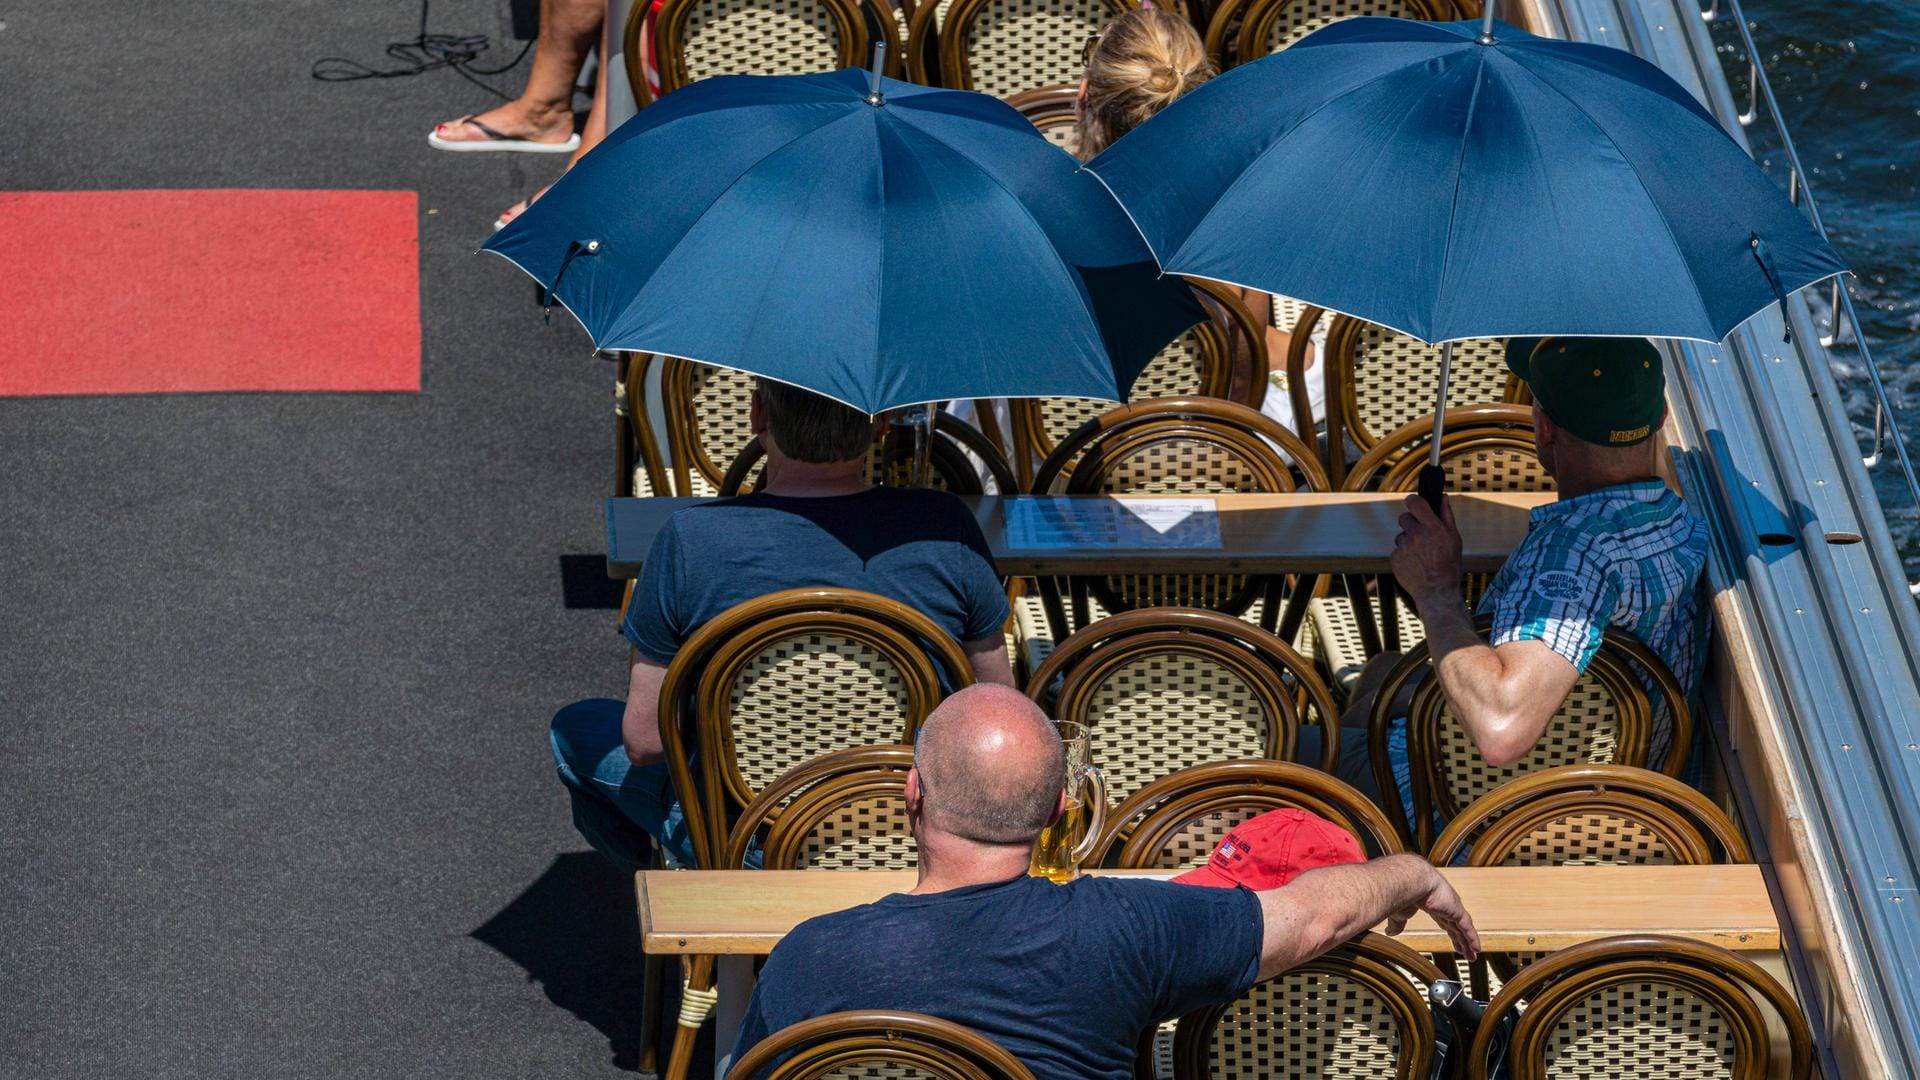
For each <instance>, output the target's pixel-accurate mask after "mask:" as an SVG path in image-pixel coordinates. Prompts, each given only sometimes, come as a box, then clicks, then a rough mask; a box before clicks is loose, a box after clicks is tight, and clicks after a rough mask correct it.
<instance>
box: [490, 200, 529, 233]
mask: <svg viewBox="0 0 1920 1080" xmlns="http://www.w3.org/2000/svg"><path fill="white" fill-rule="evenodd" d="M532 205H533V203H532V202H530V201H528V200H526V199H521V200H520V201H519V202H517V203H514V204H513V205H512V206H509V207H507V212H506V213H504V214H501V215H500V216H499V217H497V218H495V219H494V222H493V231H494V232H499V231H500V230H501V229H504V228H506V227H507V223H508V222H511V221H512V220H513V219H514V218H517V217H519V216H520V215H521V214H524V213H526V212H527V207H529V206H532Z"/></svg>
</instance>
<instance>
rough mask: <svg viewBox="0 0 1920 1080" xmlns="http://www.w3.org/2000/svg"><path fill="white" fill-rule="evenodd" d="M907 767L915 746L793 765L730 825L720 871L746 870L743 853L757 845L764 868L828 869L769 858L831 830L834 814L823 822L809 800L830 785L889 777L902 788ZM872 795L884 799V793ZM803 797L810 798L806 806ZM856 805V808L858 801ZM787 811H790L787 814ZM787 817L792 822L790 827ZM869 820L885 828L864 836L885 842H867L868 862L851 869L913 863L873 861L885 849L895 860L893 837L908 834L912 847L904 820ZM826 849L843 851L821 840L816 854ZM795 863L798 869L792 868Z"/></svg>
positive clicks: (886, 816) (853, 750) (877, 816)
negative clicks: (776, 841) (777, 837)
mask: <svg viewBox="0 0 1920 1080" xmlns="http://www.w3.org/2000/svg"><path fill="white" fill-rule="evenodd" d="M911 768H913V747H911V746H902V745H893V746H853V747H848V748H847V749H845V750H835V751H832V752H830V753H826V754H822V755H820V756H819V757H816V758H811V759H809V760H807V761H803V762H801V763H800V764H798V765H795V766H794V767H793V768H791V769H789V770H787V771H786V772H785V773H783V774H782V775H781V776H780V778H779V779H777V780H775V781H774V782H772V783H771V784H768V785H767V786H766V787H764V788H761V789H760V793H759V794H758V795H755V796H754V797H753V801H752V802H751V803H748V804H747V807H746V809H745V810H742V811H741V812H740V817H739V818H738V819H737V820H736V821H735V822H734V825H733V830H732V834H731V835H730V836H729V837H728V840H727V852H726V857H725V858H724V859H723V860H722V861H721V863H720V866H719V868H720V869H722V870H737V869H741V868H744V867H745V866H746V865H747V854H748V852H749V851H751V850H752V849H753V846H754V844H755V843H756V841H757V842H758V843H759V845H760V849H761V851H762V853H763V854H764V855H766V856H768V857H766V858H763V859H762V862H761V865H762V866H766V867H775V868H780V869H806V868H808V867H810V866H816V865H821V866H824V865H829V863H828V862H810V861H808V860H806V859H805V858H801V859H798V860H794V859H788V858H782V859H777V860H776V859H772V858H771V855H772V854H773V853H775V852H776V851H777V852H779V853H781V854H783V855H784V854H787V853H788V851H789V848H788V847H787V846H786V845H787V844H789V843H791V842H793V841H794V838H800V840H799V842H800V844H801V846H803V847H804V845H805V840H804V838H805V837H807V836H808V835H809V834H811V833H814V832H815V831H819V830H830V829H831V825H825V824H822V822H823V820H829V819H831V818H832V813H831V812H830V811H829V812H827V813H826V815H825V818H822V817H820V816H819V815H820V814H821V811H820V809H819V806H818V804H817V803H815V802H812V801H811V800H814V799H815V797H816V795H817V794H818V793H819V792H821V791H822V790H829V791H832V790H837V789H835V788H830V787H828V785H840V784H848V783H851V782H852V781H854V780H858V781H861V782H862V783H863V784H864V783H866V782H870V781H872V780H874V779H875V778H877V777H881V776H883V775H890V776H895V777H898V779H899V781H900V783H901V785H903V786H904V784H905V782H906V775H907V770H908V769H911ZM856 786H859V785H856ZM883 787H884V785H883ZM876 794H877V795H884V791H881V792H877V793H876ZM803 799H804V800H809V802H808V803H807V804H806V805H805V806H804V807H803V805H802V800H803ZM855 805H858V802H857V800H856V801H855ZM789 811H793V812H794V813H793V814H791V815H790V814H789ZM853 814H854V816H855V817H858V810H855V811H853ZM790 817H791V818H793V821H792V822H791V823H788V822H789V818H790ZM842 820H843V821H844V819H842ZM867 820H868V821H869V822H875V823H881V824H883V825H884V828H882V829H878V830H875V831H873V832H871V833H870V834H867V835H871V836H874V837H887V838H888V839H877V840H874V841H871V842H870V843H869V849H870V851H869V854H868V855H867V856H866V857H867V858H868V859H869V861H868V862H866V863H864V864H862V863H859V862H857V861H856V862H855V863H854V864H853V865H864V866H878V867H883V868H887V869H902V868H905V867H910V866H913V865H914V862H913V859H912V857H911V852H910V850H909V854H908V857H907V858H898V857H887V858H880V859H878V860H877V861H875V860H874V856H873V854H872V852H874V851H878V850H879V849H881V848H884V849H885V850H886V851H888V852H892V853H893V854H894V855H896V856H897V855H898V852H899V845H898V842H897V841H896V840H894V839H891V838H892V837H895V836H900V835H904V836H906V837H907V838H908V841H909V845H910V843H911V839H912V833H911V832H910V831H909V830H908V829H906V828H905V827H904V823H905V818H904V817H895V816H893V815H892V814H891V812H890V811H886V812H879V813H870V814H869V815H868V819H867ZM775 826H780V827H781V828H782V829H783V830H784V831H783V832H782V834H781V841H782V844H781V846H780V847H778V848H776V847H775V846H773V843H772V841H773V836H772V833H771V830H772V829H773V828H774V827H775ZM895 826H898V827H897V828H896V827H895ZM840 835H841V836H843V837H844V836H845V835H846V834H845V833H844V832H843V833H842V834H840ZM857 846H858V845H857V844H856V847H857ZM830 849H831V850H836V851H837V850H841V848H840V846H839V845H837V844H835V843H833V842H832V841H831V840H828V841H823V842H822V843H821V846H820V849H819V850H820V852H821V853H823V857H824V853H826V852H827V851H829V850H830ZM796 861H797V862H798V865H794V863H795V862H796ZM840 865H845V864H840Z"/></svg>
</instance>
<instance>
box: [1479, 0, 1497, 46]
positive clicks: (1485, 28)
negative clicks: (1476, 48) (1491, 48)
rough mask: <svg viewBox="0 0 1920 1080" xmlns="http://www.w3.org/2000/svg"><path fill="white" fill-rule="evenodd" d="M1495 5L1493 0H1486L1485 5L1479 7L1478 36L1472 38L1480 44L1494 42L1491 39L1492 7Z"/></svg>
mask: <svg viewBox="0 0 1920 1080" xmlns="http://www.w3.org/2000/svg"><path fill="white" fill-rule="evenodd" d="M1496 6H1497V4H1496V2H1495V0H1486V6H1485V7H1483V8H1481V9H1480V36H1479V37H1478V38H1476V39H1474V40H1476V41H1478V42H1479V43H1480V44H1482V45H1492V44H1494V43H1495V42H1494V40H1493V9H1494V8H1495V7H1496Z"/></svg>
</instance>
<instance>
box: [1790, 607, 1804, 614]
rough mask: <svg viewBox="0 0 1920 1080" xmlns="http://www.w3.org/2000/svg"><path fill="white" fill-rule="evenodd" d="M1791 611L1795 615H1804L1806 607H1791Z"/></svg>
mask: <svg viewBox="0 0 1920 1080" xmlns="http://www.w3.org/2000/svg"><path fill="white" fill-rule="evenodd" d="M1793 613H1794V614H1795V615H1805V614H1806V613H1807V609H1806V608H1798V607H1797V608H1794V609H1793Z"/></svg>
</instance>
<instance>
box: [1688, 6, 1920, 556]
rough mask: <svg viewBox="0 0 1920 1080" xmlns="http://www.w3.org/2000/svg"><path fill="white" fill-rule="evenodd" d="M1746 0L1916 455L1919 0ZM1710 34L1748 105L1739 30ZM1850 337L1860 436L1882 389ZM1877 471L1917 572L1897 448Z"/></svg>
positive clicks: (1848, 372)
mask: <svg viewBox="0 0 1920 1080" xmlns="http://www.w3.org/2000/svg"><path fill="white" fill-rule="evenodd" d="M1742 4H1743V6H1744V7H1745V9H1746V14H1747V19H1748V22H1749V24H1750V25H1751V27H1752V29H1753V35H1754V40H1755V42H1756V43H1757V44H1758V45H1759V47H1760V60H1761V64H1762V66H1763V67H1765V68H1766V70H1767V75H1768V78H1769V79H1770V80H1771V82H1772V84H1773V89H1774V92H1775V94H1777V95H1778V96H1779V99H1780V109H1781V112H1782V113H1784V114H1785V120H1786V123H1787V127H1788V130H1789V131H1791V132H1792V134H1793V140H1794V145H1795V147H1796V148H1797V149H1798V150H1799V152H1800V159H1801V162H1802V164H1804V165H1805V166H1806V168H1807V172H1808V174H1809V175H1808V181H1809V184H1810V188H1811V190H1812V191H1813V193H1814V196H1815V197H1816V198H1817V200H1818V202H1819V206H1820V213H1821V216H1822V218H1823V219H1824V220H1825V222H1826V225H1827V231H1828V233H1829V235H1830V236H1831V238H1832V241H1833V246H1834V248H1835V250H1837V251H1839V253H1840V257H1841V258H1843V259H1845V260H1846V261H1847V264H1848V265H1849V266H1850V267H1852V269H1853V271H1854V274H1855V277H1854V278H1852V279H1851V282H1850V284H1851V286H1852V290H1853V298H1854V304H1855V305H1856V307H1857V308H1858V310H1859V313H1860V318H1861V321H1862V323H1863V324H1864V326H1863V327H1862V329H1863V330H1864V332H1865V337H1866V341H1867V345H1868V347H1869V348H1870V349H1871V350H1872V353H1873V355H1874V357H1875V359H1876V360H1878V362H1879V365H1880V372H1881V375H1882V376H1883V377H1884V379H1885V381H1886V384H1887V389H1888V391H1889V394H1890V396H1891V398H1892V402H1893V408H1894V415H1895V416H1896V417H1897V418H1898V422H1899V424H1900V428H1901V430H1902V431H1903V432H1904V433H1905V435H1906V438H1907V440H1908V442H1909V444H1910V445H1911V447H1912V449H1913V451H1914V452H1916V453H1920V367H1917V366H1916V364H1915V361H1916V360H1920V0H1821V2H1819V3H1812V2H1809V0H1742ZM1722 22H1723V23H1724V22H1725V20H1724V19H1723V20H1722ZM1714 40H1715V42H1716V43H1717V45H1718V47H1719V49H1720V52H1721V55H1722V58H1723V59H1724V60H1725V61H1726V64H1727V74H1728V77H1729V79H1730V80H1731V81H1732V83H1733V86H1734V89H1735V94H1736V95H1737V96H1736V99H1735V100H1738V101H1742V102H1744V100H1745V97H1744V95H1745V93H1746V86H1747V79H1746V71H1747V64H1746V53H1745V49H1744V47H1743V46H1742V44H1741V42H1740V39H1739V34H1738V31H1737V30H1736V29H1734V28H1733V27H1732V26H1731V25H1730V24H1728V25H1721V26H1719V27H1718V28H1716V29H1715V31H1714ZM1748 133H1749V137H1750V138H1751V139H1752V140H1753V145H1754V147H1755V151H1756V154H1757V155H1758V156H1759V157H1760V158H1761V161H1762V163H1763V164H1765V165H1767V167H1768V171H1769V172H1771V173H1773V175H1774V176H1775V177H1776V179H1778V180H1779V181H1780V182H1781V183H1782V184H1783V185H1784V184H1785V182H1786V168H1785V161H1784V158H1783V155H1781V154H1780V152H1779V141H1778V139H1777V138H1775V137H1774V136H1773V133H1772V131H1771V125H1770V124H1769V123H1768V121H1767V120H1766V111H1765V107H1764V105H1763V106H1762V108H1761V115H1760V118H1759V119H1757V120H1756V121H1755V122H1754V125H1753V127H1752V128H1750V129H1749V132H1748ZM1817 295H1818V296H1819V297H1821V299H1819V300H1818V301H1817V302H1816V304H1815V308H1816V310H1818V311H1822V312H1824V311H1825V304H1826V301H1825V299H1824V297H1825V296H1826V290H1825V289H1824V288H1823V289H1820V290H1818V291H1817ZM1853 340H1854V339H1853V336H1852V334H1851V333H1847V332H1843V335H1842V340H1841V341H1840V342H1839V343H1838V344H1836V345H1835V347H1834V349H1833V361H1834V371H1835V374H1836V375H1838V376H1839V381H1840V386H1841V389H1842V391H1843V392H1844V394H1845V396H1846V402H1847V411H1848V414H1849V415H1850V416H1851V417H1852V418H1853V420H1854V423H1855V426H1856V430H1857V431H1858V432H1859V434H1860V437H1861V443H1862V446H1863V447H1864V446H1866V445H1868V444H1869V443H1870V441H1871V434H1870V431H1871V425H1872V423H1873V396H1872V390H1871V386H1870V384H1869V382H1868V380H1867V376H1866V369H1865V366H1864V365H1863V364H1862V362H1861V359H1860V353H1859V350H1858V349H1857V348H1855V347H1853ZM1874 474H1875V475H1874V479H1875V483H1876V485H1877V487H1878V488H1879V490H1880V497H1881V502H1882V504H1883V505H1884V506H1885V507H1886V509H1887V511H1888V523H1889V524H1890V525H1891V526H1892V527H1893V531H1894V536H1895V538H1896V539H1897V540H1898V541H1899V543H1900V550H1901V554H1902V555H1903V556H1904V558H1905V560H1906V563H1907V569H1908V574H1909V576H1910V577H1911V576H1913V575H1914V573H1915V571H1917V570H1920V517H1916V515H1915V513H1914V511H1915V507H1914V505H1913V499H1912V497H1911V496H1910V495H1909V494H1908V493H1907V488H1906V483H1905V481H1904V480H1903V479H1902V478H1901V476H1900V474H1899V468H1898V465H1897V464H1896V463H1895V462H1894V460H1893V454H1892V451H1891V448H1889V449H1888V452H1887V454H1886V455H1885V460H1884V461H1883V462H1882V464H1881V465H1879V466H1878V467H1877V468H1876V469H1875V470H1874Z"/></svg>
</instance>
